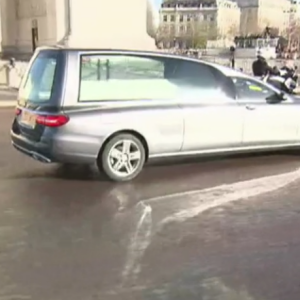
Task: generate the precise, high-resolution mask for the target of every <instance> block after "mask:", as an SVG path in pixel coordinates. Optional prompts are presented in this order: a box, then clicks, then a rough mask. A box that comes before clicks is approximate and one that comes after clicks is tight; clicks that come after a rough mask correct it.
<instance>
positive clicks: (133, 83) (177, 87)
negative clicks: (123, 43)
mask: <svg viewBox="0 0 300 300" xmlns="http://www.w3.org/2000/svg"><path fill="white" fill-rule="evenodd" d="M216 86H217V82H216V79H215V77H214V74H213V73H212V72H210V71H209V68H207V67H206V66H205V65H202V64H198V63H195V62H189V61H186V60H183V59H176V58H166V57H156V56H149V57H146V56H134V55H98V56H95V55H94V56H82V57H81V77H80V93H79V101H81V102H88V101H105V100H147V99H175V98H178V97H181V96H182V94H184V93H185V91H188V92H189V94H190V93H191V91H193V90H195V89H198V91H199V90H200V89H201V90H202V89H215V88H216ZM202 91H203V90H202Z"/></svg>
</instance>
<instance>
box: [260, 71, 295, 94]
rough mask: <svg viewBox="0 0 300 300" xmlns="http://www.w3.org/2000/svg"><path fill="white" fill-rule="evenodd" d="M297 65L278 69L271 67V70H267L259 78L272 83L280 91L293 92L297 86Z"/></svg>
mask: <svg viewBox="0 0 300 300" xmlns="http://www.w3.org/2000/svg"><path fill="white" fill-rule="evenodd" d="M296 72H297V67H294V68H288V67H283V68H281V69H278V68H277V67H273V72H272V73H271V72H269V73H268V74H266V75H265V76H263V77H262V78H261V80H262V81H264V82H266V83H268V84H271V85H273V86H274V87H276V88H278V89H280V90H281V91H283V92H285V93H288V94H293V93H294V92H295V89H296V88H297V86H298V75H297V73H296Z"/></svg>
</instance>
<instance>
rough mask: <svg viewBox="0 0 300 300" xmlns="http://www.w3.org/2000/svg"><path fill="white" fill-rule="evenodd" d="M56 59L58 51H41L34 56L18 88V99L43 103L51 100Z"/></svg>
mask: <svg viewBox="0 0 300 300" xmlns="http://www.w3.org/2000/svg"><path fill="white" fill-rule="evenodd" d="M57 61H58V52H57V51H52V52H50V53H49V52H47V51H45V52H43V51H41V52H40V53H39V55H38V56H37V57H36V58H35V60H34V62H33V64H32V65H31V68H30V70H29V72H28V74H27V78H25V79H24V80H25V81H24V82H25V84H24V85H23V86H22V87H21V88H20V92H19V99H20V100H21V101H24V102H32V103H33V102H34V103H44V102H49V101H50V100H51V96H52V92H53V87H54V79H55V73H56V67H57Z"/></svg>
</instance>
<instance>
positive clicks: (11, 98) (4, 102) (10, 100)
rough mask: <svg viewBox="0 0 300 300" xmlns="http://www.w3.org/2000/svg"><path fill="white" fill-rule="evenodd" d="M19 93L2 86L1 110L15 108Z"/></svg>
mask: <svg viewBox="0 0 300 300" xmlns="http://www.w3.org/2000/svg"><path fill="white" fill-rule="evenodd" d="M17 95H18V91H17V90H15V89H11V88H9V87H7V86H4V85H0V108H3V107H15V106H16V103H17V102H16V101H17Z"/></svg>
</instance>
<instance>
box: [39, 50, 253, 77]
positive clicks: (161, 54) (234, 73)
mask: <svg viewBox="0 0 300 300" xmlns="http://www.w3.org/2000/svg"><path fill="white" fill-rule="evenodd" d="M37 50H62V51H70V52H90V53H91V54H93V53H95V52H106V53H107V52H113V53H127V54H140V55H151V56H158V57H169V58H180V59H183V60H187V61H195V62H201V63H203V64H206V65H209V66H212V67H214V68H216V69H218V70H219V71H220V72H222V73H223V74H224V75H226V76H229V77H244V78H253V77H252V76H251V75H247V74H245V73H243V72H241V71H238V70H235V69H232V68H230V67H226V66H223V65H220V64H217V63H214V62H209V61H206V60H203V59H200V58H195V57H189V56H186V55H182V54H174V53H168V52H162V51H142V50H128V49H105V48H102V49H101V48H98V49H97V48H70V47H65V46H61V45H54V46H41V47H38V48H37Z"/></svg>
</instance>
